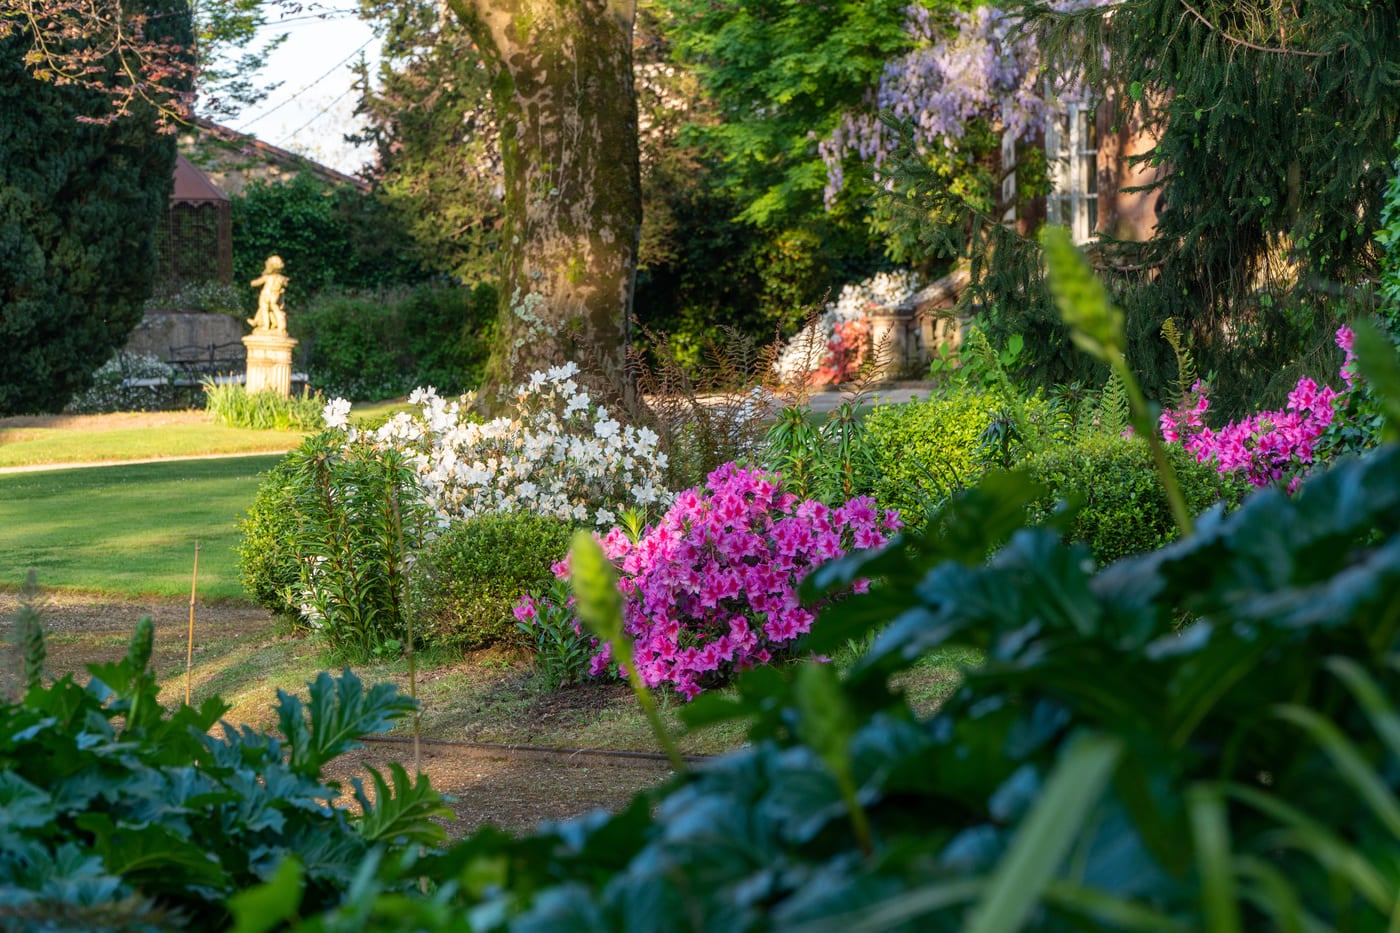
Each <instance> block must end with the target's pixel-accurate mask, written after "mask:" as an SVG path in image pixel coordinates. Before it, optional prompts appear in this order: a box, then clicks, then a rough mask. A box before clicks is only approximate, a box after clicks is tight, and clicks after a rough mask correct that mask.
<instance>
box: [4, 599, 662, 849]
mask: <svg viewBox="0 0 1400 933" xmlns="http://www.w3.org/2000/svg"><path fill="white" fill-rule="evenodd" d="M17 606H18V597H17V596H16V595H15V594H13V593H0V621H4V622H7V621H8V620H9V619H10V618H12V617H13V614H14V612H15V609H16V608H17ZM42 611H43V619H44V625H45V629H46V630H47V631H49V632H52V633H55V634H59V633H86V634H94V635H98V634H111V635H116V634H121V635H125V634H129V633H130V632H131V631H132V629H133V627H134V626H135V624H136V622H137V621H138V620H139V619H140V618H141V617H142V616H144V615H150V616H151V617H152V619H153V621H154V622H155V623H156V626H157V631H161V630H163V629H165V628H166V627H168V626H179V625H182V624H187V621H188V618H189V603H188V601H187V600H186V601H184V602H181V601H178V600H159V599H151V600H127V601H119V602H118V601H111V600H105V601H95V600H92V599H90V598H85V597H76V596H69V595H64V594H46V595H45V597H44V599H43V605H42ZM196 619H197V624H198V625H200V626H205V625H214V626H218V627H219V628H220V630H221V631H222V632H223V633H224V634H226V635H233V636H237V637H247V638H264V639H265V638H269V637H272V632H273V620H272V617H271V616H270V615H269V614H268V613H267V612H265V611H264V610H261V609H258V608H256V607H250V606H246V605H239V604H232V603H226V604H221V605H204V604H196ZM4 627H5V628H8V625H7V624H6V625H4ZM62 641H63V640H60V639H55V640H52V641H51V643H50V645H49V652H48V662H47V667H48V669H49V670H50V671H51V672H58V673H63V672H69V671H83V670H85V668H86V665H88V664H92V663H98V662H104V661H112V660H115V657H114V654H115V653H118V652H114V650H113V649H112V648H103V647H101V646H94V645H92V644H90V643H88V642H85V641H80V642H77V643H76V644H75V643H72V642H69V643H61V642H62ZM160 641H161V640H160V639H158V644H157V647H156V652H155V654H156V657H155V663H156V666H157V668H158V669H167V670H168V669H169V668H170V667H171V666H172V665H174V664H183V662H184V654H183V650H184V649H183V639H181V640H180V643H179V644H178V645H176V644H175V643H174V641H170V640H165V644H164V645H163V646H162V645H161V644H159V642H160ZM616 689H619V688H613V687H605V688H600V690H603V691H612V690H616ZM606 699H607V697H606V696H605V695H604V694H603V693H601V692H598V691H592V690H568V691H562V692H560V693H557V694H554V695H552V696H541V697H539V698H538V699H537V700H535V701H534V702H533V703H532V704H531V706H530V707H529V708H528V709H527V710H526V711H525V712H524V713H523V714H522V717H521V718H522V726H527V727H528V726H529V724H530V723H531V722H538V723H545V722H547V721H548V720H549V719H551V718H553V717H555V716H559V715H562V714H567V713H569V712H572V711H575V710H578V709H580V708H583V709H587V708H592V707H594V706H601V705H602V704H603V703H604V702H605V701H606ZM529 732H530V730H529V729H528V728H525V729H523V732H522V734H523V735H526V736H528V734H529ZM468 738H470V736H468ZM391 761H399V762H401V763H403V764H404V765H405V767H408V769H409V771H410V772H412V770H413V768H412V764H413V751H412V747H411V746H410V745H408V744H407V743H404V744H398V743H374V744H372V745H370V746H367V747H365V748H362V749H359V750H357V751H353V752H351V753H349V754H347V755H345V756H343V757H342V758H341V759H338V760H337V761H336V762H335V763H334V764H333V767H332V769H331V771H330V773H329V774H328V775H327V776H328V777H329V778H331V779H332V780H336V781H339V782H341V783H342V785H344V786H345V787H347V789H348V786H349V779H350V778H351V777H355V776H359V777H367V772H366V771H365V770H364V768H365V766H366V765H372V766H374V767H376V768H378V769H379V770H380V772H381V773H383V774H385V776H386V777H387V774H388V772H387V765H388V763H389V762H391ZM420 762H421V767H422V771H423V772H424V773H425V774H427V775H428V777H429V779H430V780H431V781H432V784H433V787H434V788H436V789H437V790H439V791H441V792H442V793H444V794H448V795H450V796H451V797H453V798H455V800H454V802H453V804H452V808H453V810H454V811H455V812H456V814H457V817H458V819H457V821H456V822H454V823H451V824H450V825H449V826H448V831H449V832H450V833H452V834H453V835H454V836H458V835H466V834H467V833H469V832H470V831H471V830H473V829H476V828H477V827H479V826H483V825H487V824H493V825H495V826H498V827H501V828H502V829H507V830H510V831H513V832H524V831H528V830H530V829H532V828H534V827H535V826H536V825H538V824H539V823H540V822H542V821H545V820H563V819H567V818H569V817H573V816H578V815H580V814H583V813H586V812H589V811H591V810H595V809H598V808H604V809H610V810H613V809H618V808H620V807H622V806H624V805H625V804H627V803H628V801H630V800H631V799H632V797H633V795H634V794H636V793H637V792H639V791H642V790H645V789H647V788H650V787H656V786H658V785H660V784H662V783H664V782H665V781H666V780H667V778H668V776H669V774H670V772H669V770H668V769H667V767H666V766H665V765H664V764H658V763H655V762H651V761H646V760H639V759H618V760H616V762H615V763H614V762H613V761H610V760H608V759H604V758H601V757H600V756H567V755H564V756H538V755H533V754H528V753H512V752H508V751H489V750H482V749H474V748H459V747H454V746H451V745H446V744H438V743H425V744H423V745H422V746H421V757H420Z"/></svg>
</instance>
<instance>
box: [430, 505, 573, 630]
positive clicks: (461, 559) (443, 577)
mask: <svg viewBox="0 0 1400 933" xmlns="http://www.w3.org/2000/svg"><path fill="white" fill-rule="evenodd" d="M571 533H572V528H571V527H570V526H569V524H568V523H567V522H562V521H560V520H558V519H555V518H550V517H547V516H543V515H536V514H534V513H530V512H503V513H497V514H492V515H481V516H477V517H475V518H471V519H468V520H466V521H463V522H457V523H454V524H453V525H452V526H451V527H449V528H448V529H447V530H445V531H443V532H442V533H441V534H439V535H438V536H437V537H436V538H435V539H433V541H432V542H431V543H430V544H428V545H427V546H426V547H425V548H424V549H423V550H422V552H420V554H419V555H418V561H417V564H416V565H415V567H414V569H413V573H412V575H411V577H410V580H409V592H410V599H411V605H412V606H413V610H414V612H415V613H416V617H417V618H418V619H419V620H421V622H422V624H423V633H424V639H425V640H426V641H427V642H429V643H431V644H434V645H439V646H442V647H450V648H458V649H462V650H473V649H476V648H486V647H489V646H491V645H496V644H503V643H506V642H509V641H515V640H517V639H518V637H519V633H518V632H517V630H516V627H515V617H514V615H513V614H512V612H511V610H512V609H514V608H515V605H516V603H517V602H519V600H520V597H521V596H522V595H523V594H525V593H527V592H530V591H532V590H534V591H542V590H544V589H546V588H547V587H548V586H549V585H550V583H551V582H552V581H553V579H554V575H553V573H551V572H550V566H551V565H552V564H554V563H556V562H558V561H560V560H562V559H563V558H564V555H565V554H566V553H568V550H569V538H570V535H571Z"/></svg>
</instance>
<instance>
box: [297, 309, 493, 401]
mask: <svg viewBox="0 0 1400 933" xmlns="http://www.w3.org/2000/svg"><path fill="white" fill-rule="evenodd" d="M495 316H496V290H495V288H494V287H492V286H490V285H484V284H483V285H477V286H476V287H475V288H470V289H468V288H457V287H444V286H426V285H425V286H420V287H419V288H416V289H414V290H412V291H408V292H405V291H384V292H377V293H368V294H358V295H357V294H349V293H336V292H330V293H325V294H322V295H320V296H318V297H317V299H316V300H315V301H313V302H312V303H311V304H310V305H308V306H307V307H306V308H305V310H303V311H302V312H301V313H300V314H299V315H298V316H297V319H296V320H297V332H298V334H299V336H300V337H301V339H302V365H304V366H305V368H306V371H307V373H308V374H309V376H310V379H311V384H312V385H313V386H315V387H316V388H318V389H321V390H323V391H324V392H326V393H327V394H328V395H338V396H343V397H345V398H349V399H353V400H370V399H382V398H396V397H398V396H401V395H407V394H408V393H409V392H411V391H412V390H413V389H415V388H418V387H420V386H429V385H431V386H434V387H436V388H437V389H439V390H441V391H442V392H444V393H447V394H455V393H458V392H462V391H465V390H467V389H472V388H475V387H476V386H477V385H478V384H480V382H481V373H482V369H483V367H484V366H485V364H486V358H487V356H488V354H489V344H490V338H491V329H492V326H493V323H494V321H495Z"/></svg>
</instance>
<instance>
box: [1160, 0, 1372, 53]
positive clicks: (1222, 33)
mask: <svg viewBox="0 0 1400 933" xmlns="http://www.w3.org/2000/svg"><path fill="white" fill-rule="evenodd" d="M1181 5H1182V6H1184V7H1186V9H1187V10H1189V11H1190V12H1191V15H1192V16H1195V17H1196V19H1198V20H1200V21H1201V22H1202V23H1204V24H1205V27H1206V28H1207V29H1209V30H1210V31H1211V32H1214V33H1217V34H1218V35H1219V36H1220V37H1221V38H1222V39H1224V40H1225V41H1227V42H1233V43H1234V44H1235V45H1240V46H1244V47H1245V48H1247V49H1253V50H1254V51H1256V52H1267V53H1268V54H1270V55H1300V56H1303V57H1305V58H1325V57H1326V56H1328V55H1330V54H1332V53H1331V52H1309V51H1307V50H1305V49H1280V48H1274V47H1271V46H1267V45H1257V44H1255V43H1253V42H1250V41H1249V40H1248V39H1241V38H1240V37H1239V36H1232V35H1230V33H1228V32H1226V31H1225V30H1224V29H1221V28H1220V27H1219V26H1217V25H1216V24H1215V23H1212V22H1211V21H1210V20H1208V19H1206V18H1205V16H1204V15H1202V14H1201V12H1200V11H1199V10H1197V9H1196V8H1195V7H1193V6H1192V5H1191V4H1190V3H1188V2H1187V0H1181ZM1345 48H1346V46H1345V45H1343V46H1341V47H1340V48H1338V49H1337V51H1341V50H1342V49H1345Z"/></svg>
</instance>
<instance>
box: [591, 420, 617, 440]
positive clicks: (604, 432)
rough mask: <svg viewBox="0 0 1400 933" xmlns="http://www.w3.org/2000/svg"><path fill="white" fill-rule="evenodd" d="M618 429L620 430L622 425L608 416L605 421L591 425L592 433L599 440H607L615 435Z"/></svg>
mask: <svg viewBox="0 0 1400 933" xmlns="http://www.w3.org/2000/svg"><path fill="white" fill-rule="evenodd" d="M620 430H622V425H620V424H618V423H617V422H616V421H614V420H613V419H611V418H609V419H608V420H607V421H599V422H598V423H597V424H595V425H594V426H593V433H594V435H595V436H597V437H598V438H599V439H600V440H607V439H608V438H610V437H617V432H618V431H620Z"/></svg>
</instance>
